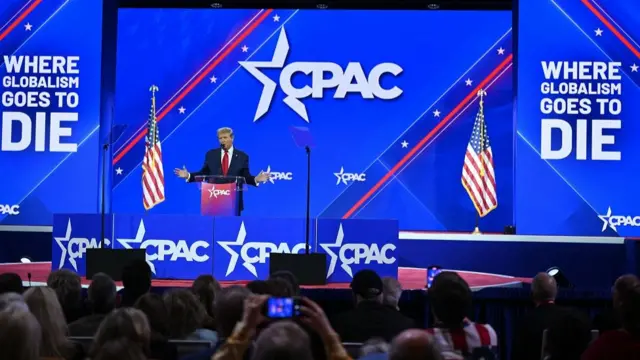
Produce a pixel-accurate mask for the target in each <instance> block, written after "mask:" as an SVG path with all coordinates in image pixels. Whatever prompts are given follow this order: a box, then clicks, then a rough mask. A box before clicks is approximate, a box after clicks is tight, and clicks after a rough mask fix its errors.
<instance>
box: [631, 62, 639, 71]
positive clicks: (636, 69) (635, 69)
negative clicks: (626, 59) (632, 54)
mask: <svg viewBox="0 0 640 360" xmlns="http://www.w3.org/2000/svg"><path fill="white" fill-rule="evenodd" d="M638 67H639V66H638V65H636V64H633V65H631V72H638Z"/></svg>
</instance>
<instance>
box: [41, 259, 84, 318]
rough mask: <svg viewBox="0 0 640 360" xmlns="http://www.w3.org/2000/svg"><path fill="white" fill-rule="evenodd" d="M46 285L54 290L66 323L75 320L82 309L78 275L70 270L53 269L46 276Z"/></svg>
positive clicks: (80, 286)
mask: <svg viewBox="0 0 640 360" xmlns="http://www.w3.org/2000/svg"><path fill="white" fill-rule="evenodd" d="M47 286H49V287H50V288H52V289H53V290H54V291H55V292H56V296H57V297H58V301H59V302H60V305H61V306H62V310H63V311H64V315H65V318H66V319H67V323H71V322H73V321H75V320H77V319H78V318H79V317H80V316H81V315H80V310H81V309H82V284H81V283H80V276H78V274H76V273H74V272H73V271H71V270H67V269H60V270H56V271H53V272H52V273H51V274H49V277H48V278H47Z"/></svg>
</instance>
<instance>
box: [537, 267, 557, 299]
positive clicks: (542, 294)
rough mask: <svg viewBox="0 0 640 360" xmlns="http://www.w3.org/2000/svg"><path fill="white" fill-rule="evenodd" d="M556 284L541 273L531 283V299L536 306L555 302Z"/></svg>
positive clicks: (552, 279) (549, 277)
mask: <svg viewBox="0 0 640 360" xmlns="http://www.w3.org/2000/svg"><path fill="white" fill-rule="evenodd" d="M557 295H558V284H556V279H554V278H553V276H551V275H549V274H547V273H545V272H541V273H538V274H537V275H536V276H535V277H534V278H533V281H532V282H531V298H532V299H533V302H534V303H536V305H541V304H548V303H552V302H554V301H556V296H557Z"/></svg>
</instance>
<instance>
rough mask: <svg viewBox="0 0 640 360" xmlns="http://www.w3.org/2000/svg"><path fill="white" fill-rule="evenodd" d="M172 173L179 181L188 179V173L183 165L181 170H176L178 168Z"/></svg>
mask: <svg viewBox="0 0 640 360" xmlns="http://www.w3.org/2000/svg"><path fill="white" fill-rule="evenodd" d="M173 173H174V174H176V175H178V177H179V178H181V179H188V178H189V172H188V171H187V168H186V167H185V166H184V165H183V166H182V169H178V168H175V169H173Z"/></svg>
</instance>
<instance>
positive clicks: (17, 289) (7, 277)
mask: <svg viewBox="0 0 640 360" xmlns="http://www.w3.org/2000/svg"><path fill="white" fill-rule="evenodd" d="M22 291H24V288H23V287H22V279H21V278H20V275H18V274H16V273H9V272H7V273H3V274H0V294H5V293H17V294H22Z"/></svg>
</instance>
